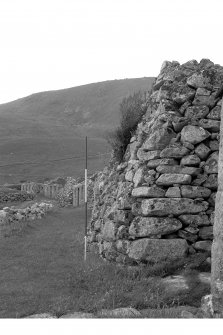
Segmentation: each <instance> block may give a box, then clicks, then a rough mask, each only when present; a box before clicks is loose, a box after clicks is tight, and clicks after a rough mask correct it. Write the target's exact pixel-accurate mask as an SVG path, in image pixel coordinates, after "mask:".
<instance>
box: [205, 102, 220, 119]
mask: <svg viewBox="0 0 223 335" xmlns="http://www.w3.org/2000/svg"><path fill="white" fill-rule="evenodd" d="M207 118H208V119H212V120H218V121H220V120H221V106H215V107H214V108H213V109H212V110H211V111H210V113H209V114H208V115H207Z"/></svg>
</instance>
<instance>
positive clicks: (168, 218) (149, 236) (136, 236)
mask: <svg viewBox="0 0 223 335" xmlns="http://www.w3.org/2000/svg"><path fill="white" fill-rule="evenodd" d="M222 85H223V68H222V67H221V66H219V65H215V64H214V63H212V62H211V61H209V60H206V59H203V60H201V61H200V63H198V62H197V61H195V60H192V61H189V62H187V63H185V64H182V65H180V64H179V63H178V62H176V61H174V62H165V63H164V64H163V66H162V69H161V72H160V74H159V76H158V77H157V78H156V81H155V83H154V85H153V90H152V93H151V95H150V96H149V97H148V99H147V102H146V105H147V107H148V108H147V112H146V114H145V115H144V117H143V119H142V121H141V122H140V123H139V124H138V127H137V130H136V132H135V134H133V137H132V139H131V141H130V144H129V146H128V147H127V150H126V152H125V156H124V160H123V163H121V164H119V165H118V164H117V163H113V164H110V166H108V167H106V168H105V169H104V171H103V172H101V173H99V174H98V178H97V180H96V182H95V185H94V204H93V212H92V219H91V223H90V227H89V234H88V239H89V243H90V244H91V245H92V246H97V248H98V250H99V253H100V255H101V256H102V257H104V258H105V259H107V260H110V261H115V262H120V263H124V264H138V263H140V262H143V263H145V262H157V261H162V260H170V261H172V260H174V259H176V258H179V257H183V256H185V255H187V254H188V253H189V252H193V253H196V252H208V253H209V254H210V252H211V244H212V238H213V221H214V205H215V194H216V190H217V174H218V151H219V137H220V136H219V129H220V110H221V104H222V96H221V95H220V93H219V92H221V89H222ZM118 217H119V218H120V217H122V220H119V219H117V218H118Z"/></svg>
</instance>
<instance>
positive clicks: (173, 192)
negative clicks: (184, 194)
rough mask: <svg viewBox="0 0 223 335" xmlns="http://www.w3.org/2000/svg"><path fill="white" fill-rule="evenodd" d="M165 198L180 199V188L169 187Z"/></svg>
mask: <svg viewBox="0 0 223 335" xmlns="http://www.w3.org/2000/svg"><path fill="white" fill-rule="evenodd" d="M165 197H167V198H180V197H181V193H180V188H179V187H178V186H174V187H169V188H168V190H167V191H166V194H165Z"/></svg>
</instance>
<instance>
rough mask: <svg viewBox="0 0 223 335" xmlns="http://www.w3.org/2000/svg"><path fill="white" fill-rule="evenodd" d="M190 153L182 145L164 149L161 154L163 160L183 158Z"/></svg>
mask: <svg viewBox="0 0 223 335" xmlns="http://www.w3.org/2000/svg"><path fill="white" fill-rule="evenodd" d="M189 153H190V150H189V149H187V148H185V147H184V146H183V145H181V144H178V143H176V144H172V145H170V146H168V147H167V148H165V149H163V150H162V151H161V153H160V157H161V158H164V157H166V158H181V157H183V156H186V155H188V154H189Z"/></svg>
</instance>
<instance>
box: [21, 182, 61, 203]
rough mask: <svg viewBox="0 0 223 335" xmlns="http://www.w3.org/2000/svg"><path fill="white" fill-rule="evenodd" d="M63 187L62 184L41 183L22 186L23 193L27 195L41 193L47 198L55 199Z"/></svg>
mask: <svg viewBox="0 0 223 335" xmlns="http://www.w3.org/2000/svg"><path fill="white" fill-rule="evenodd" d="M61 188H62V186H61V185H60V184H41V183H34V182H30V183H23V184H22V185H21V191H23V192H26V193H32V194H36V193H40V194H43V195H44V196H45V197H47V198H52V199H55V198H56V197H57V194H58V193H59V191H60V190H61Z"/></svg>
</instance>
